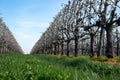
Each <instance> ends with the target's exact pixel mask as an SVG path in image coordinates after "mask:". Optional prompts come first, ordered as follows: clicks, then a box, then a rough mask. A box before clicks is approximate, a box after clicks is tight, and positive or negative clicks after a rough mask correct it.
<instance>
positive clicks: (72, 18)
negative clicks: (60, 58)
mask: <svg viewBox="0 0 120 80" xmlns="http://www.w3.org/2000/svg"><path fill="white" fill-rule="evenodd" d="M119 26H120V0H69V1H68V4H64V5H63V8H62V9H61V10H60V12H59V13H58V14H57V16H56V17H55V18H54V21H53V22H52V23H51V24H50V26H49V28H48V29H47V30H46V31H45V32H44V33H43V35H42V36H41V38H40V39H39V40H38V41H37V42H36V44H35V45H34V47H33V48H32V50H31V54H42V53H43V54H55V55H56V54H61V55H63V54H65V55H67V56H69V55H70V54H74V55H75V56H78V55H89V56H90V57H93V56H95V55H97V56H101V55H105V56H106V57H108V58H113V57H114V56H116V55H119V53H120V32H119V31H120V30H119Z"/></svg>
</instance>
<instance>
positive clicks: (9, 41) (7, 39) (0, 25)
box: [0, 18, 23, 54]
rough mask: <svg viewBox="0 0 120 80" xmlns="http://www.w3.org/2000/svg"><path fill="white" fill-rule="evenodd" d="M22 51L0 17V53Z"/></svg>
mask: <svg viewBox="0 0 120 80" xmlns="http://www.w3.org/2000/svg"><path fill="white" fill-rule="evenodd" d="M10 53H22V54H23V51H22V49H21V47H20V46H19V44H18V43H17V41H16V40H15V38H14V36H13V35H12V33H11V32H10V30H9V29H8V27H7V25H6V24H5V23H4V22H3V20H2V18H0V54H10Z"/></svg>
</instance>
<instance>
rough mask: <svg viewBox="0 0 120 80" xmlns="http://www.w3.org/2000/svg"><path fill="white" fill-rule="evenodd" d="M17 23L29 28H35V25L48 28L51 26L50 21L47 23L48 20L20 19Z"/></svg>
mask: <svg viewBox="0 0 120 80" xmlns="http://www.w3.org/2000/svg"><path fill="white" fill-rule="evenodd" d="M17 25H19V26H22V27H28V28H33V27H38V28H41V27H44V28H47V27H49V23H47V22H36V21H18V22H17Z"/></svg>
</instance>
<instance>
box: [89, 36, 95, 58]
mask: <svg viewBox="0 0 120 80" xmlns="http://www.w3.org/2000/svg"><path fill="white" fill-rule="evenodd" d="M94 37H95V35H94V34H91V35H90V38H91V42H90V55H89V56H90V57H93V56H95V54H94Z"/></svg>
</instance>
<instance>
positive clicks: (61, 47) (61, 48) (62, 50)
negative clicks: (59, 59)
mask: <svg viewBox="0 0 120 80" xmlns="http://www.w3.org/2000/svg"><path fill="white" fill-rule="evenodd" d="M63 46H64V45H63V42H62V43H61V55H63Z"/></svg>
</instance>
